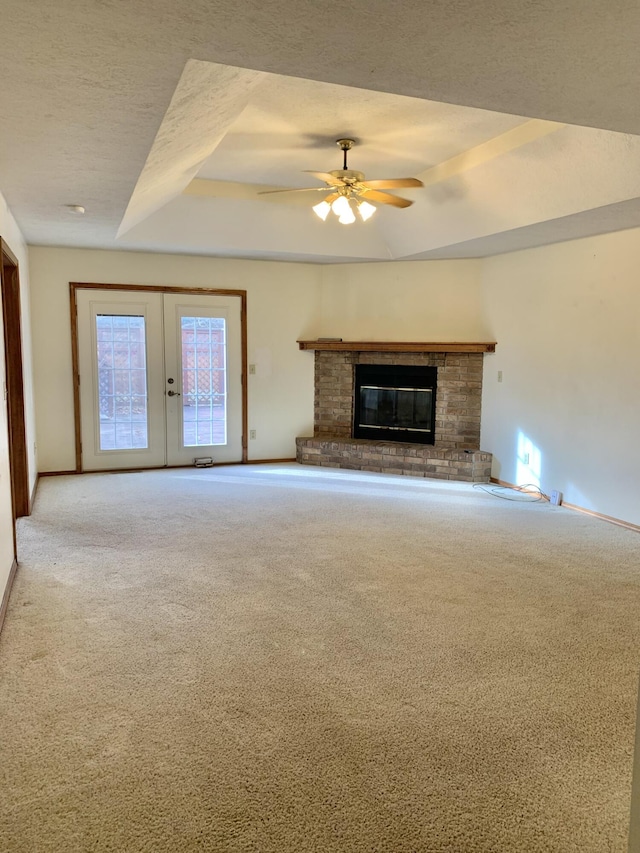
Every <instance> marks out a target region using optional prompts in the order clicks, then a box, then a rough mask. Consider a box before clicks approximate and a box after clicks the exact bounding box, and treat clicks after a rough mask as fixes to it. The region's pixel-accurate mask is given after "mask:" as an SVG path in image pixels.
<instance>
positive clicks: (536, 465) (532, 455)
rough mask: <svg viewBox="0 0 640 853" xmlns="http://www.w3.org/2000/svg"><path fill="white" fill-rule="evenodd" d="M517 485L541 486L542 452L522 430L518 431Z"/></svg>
mask: <svg viewBox="0 0 640 853" xmlns="http://www.w3.org/2000/svg"><path fill="white" fill-rule="evenodd" d="M517 454H518V455H517V458H516V485H517V486H527V485H531V486H536V487H537V488H540V476H541V472H542V452H541V451H540V448H539V447H536V446H535V444H534V443H533V442H532V441H531V439H530V438H529V437H528V436H526V435H525V434H524V433H523V432H522V430H519V431H518V445H517Z"/></svg>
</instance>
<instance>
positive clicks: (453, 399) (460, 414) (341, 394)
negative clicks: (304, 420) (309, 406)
mask: <svg viewBox="0 0 640 853" xmlns="http://www.w3.org/2000/svg"><path fill="white" fill-rule="evenodd" d="M299 344H300V347H301V349H313V350H315V413H314V434H313V436H302V437H300V438H297V439H296V445H297V454H296V458H297V460H298V462H300V463H302V464H306V465H322V466H326V467H333V468H351V469H356V470H363V471H377V472H387V473H390V474H409V475H413V476H418V477H432V478H435V479H443V480H463V481H467V482H487V481H488V480H489V477H490V476H491V459H492V456H491V454H490V453H485V452H484V451H482V450H480V411H481V401H482V367H483V365H482V361H483V357H484V353H485V352H493V351H494V349H495V343H486V344H471V343H470V344H442V343H439V344H410V343H402V344H392V343H388V344H387V343H384V344H382V343H377V344H376V343H369V342H360V343H358V342H353V343H345V342H341V341H330V342H323V341H300V342H299ZM376 346H377V347H378V349H375V348H374V347H376ZM394 347H395V349H394ZM357 364H369V365H373V364H375V365H411V366H416V367H423V366H424V367H434V368H436V369H437V392H436V403H435V439H434V443H433V445H430V444H428V445H426V444H414V443H410V442H395V441H388V440H382V441H376V440H374V439H362V438H353V414H354V373H355V366H356V365H357Z"/></svg>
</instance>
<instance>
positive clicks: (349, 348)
mask: <svg viewBox="0 0 640 853" xmlns="http://www.w3.org/2000/svg"><path fill="white" fill-rule="evenodd" d="M297 344H298V346H299V347H300V349H302V350H322V351H325V352H451V353H456V352H495V351H496V346H497V344H496V342H495V341H485V342H477V341H476V342H469V343H467V342H459V341H458V342H456V343H448V342H446V341H439V342H438V343H430V344H429V343H419V342H415V341H337V340H315V341H297Z"/></svg>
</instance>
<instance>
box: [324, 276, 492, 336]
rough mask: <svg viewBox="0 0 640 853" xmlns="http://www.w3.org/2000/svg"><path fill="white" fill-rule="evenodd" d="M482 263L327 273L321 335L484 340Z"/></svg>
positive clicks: (485, 325) (486, 331)
mask: <svg viewBox="0 0 640 853" xmlns="http://www.w3.org/2000/svg"><path fill="white" fill-rule="evenodd" d="M481 271H482V268H481V262H480V261H475V260H472V261H466V260H465V261H407V262H396V263H379V264H341V265H338V266H325V267H323V278H322V314H321V319H320V328H321V332H320V334H321V335H323V336H326V337H339V338H343V340H345V341H347V340H356V341H357V340H361V341H362V340H365V341H366V340H373V341H383V340H387V341H393V340H397V341H457V340H460V341H465V340H466V341H474V340H485V339H486V338H487V334H488V326H487V324H486V322H485V321H484V318H483V316H482V295H481V290H480V281H481Z"/></svg>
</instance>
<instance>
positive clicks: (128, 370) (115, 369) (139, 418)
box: [96, 314, 149, 450]
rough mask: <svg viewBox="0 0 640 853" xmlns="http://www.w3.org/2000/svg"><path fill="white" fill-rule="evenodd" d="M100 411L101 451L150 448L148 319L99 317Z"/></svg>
mask: <svg viewBox="0 0 640 853" xmlns="http://www.w3.org/2000/svg"><path fill="white" fill-rule="evenodd" d="M96 335H97V355H98V411H99V415H100V418H99V420H100V450H142V449H145V448H147V447H148V446H149V433H148V424H147V403H148V401H147V365H146V341H145V320H144V317H141V316H137V315H135V316H132V315H120V314H114V315H112V314H98V315H97V316H96Z"/></svg>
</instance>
